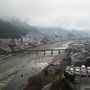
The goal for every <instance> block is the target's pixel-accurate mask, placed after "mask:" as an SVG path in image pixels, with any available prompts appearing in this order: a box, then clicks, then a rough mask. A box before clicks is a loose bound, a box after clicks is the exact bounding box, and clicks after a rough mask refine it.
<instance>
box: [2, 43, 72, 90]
mask: <svg viewBox="0 0 90 90" xmlns="http://www.w3.org/2000/svg"><path fill="white" fill-rule="evenodd" d="M69 43H71V42H69ZM69 43H68V42H63V43H60V44H54V45H52V46H51V47H53V48H57V47H62V48H63V47H67V46H68V44H69ZM60 45H61V46H60ZM57 54H58V52H55V55H57ZM55 55H54V56H55ZM54 56H51V55H49V52H47V54H46V55H45V56H44V55H43V54H42V53H38V55H36V54H27V55H17V56H12V57H9V58H7V59H5V60H2V61H0V89H1V90H18V89H17V88H18V87H19V89H20V87H21V86H22V85H24V83H26V82H27V79H28V78H29V77H30V76H32V75H34V74H36V73H38V72H40V71H41V70H42V69H43V68H44V67H46V66H47V65H48V64H49V63H50V62H52V59H53V57H54ZM22 77H23V78H22ZM17 82H18V83H17ZM16 86H17V87H16ZM3 87H4V88H3ZM7 87H8V88H7Z"/></svg>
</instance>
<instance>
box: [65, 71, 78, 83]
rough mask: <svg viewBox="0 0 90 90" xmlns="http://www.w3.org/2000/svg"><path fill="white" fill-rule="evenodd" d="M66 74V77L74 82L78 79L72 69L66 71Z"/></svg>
mask: <svg viewBox="0 0 90 90" xmlns="http://www.w3.org/2000/svg"><path fill="white" fill-rule="evenodd" d="M64 76H65V79H67V80H69V81H72V82H74V81H75V79H76V76H75V74H73V73H71V72H70V71H65V72H64Z"/></svg>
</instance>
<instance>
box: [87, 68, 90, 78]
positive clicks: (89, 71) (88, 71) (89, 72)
mask: <svg viewBox="0 0 90 90" xmlns="http://www.w3.org/2000/svg"><path fill="white" fill-rule="evenodd" d="M87 74H88V77H90V69H88V70H87Z"/></svg>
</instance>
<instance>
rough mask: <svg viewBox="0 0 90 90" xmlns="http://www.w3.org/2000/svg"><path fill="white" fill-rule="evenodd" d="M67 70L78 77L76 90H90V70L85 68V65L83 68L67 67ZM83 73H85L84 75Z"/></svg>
mask: <svg viewBox="0 0 90 90" xmlns="http://www.w3.org/2000/svg"><path fill="white" fill-rule="evenodd" d="M67 70H68V71H69V72H71V73H74V74H75V75H76V81H77V83H76V84H75V90H90V74H88V70H90V68H87V67H85V66H84V67H83V65H82V66H81V67H78V66H73V65H72V66H67V67H66V71H67ZM82 71H83V72H85V73H82Z"/></svg>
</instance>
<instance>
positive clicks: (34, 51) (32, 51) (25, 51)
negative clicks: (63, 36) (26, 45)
mask: <svg viewBox="0 0 90 90" xmlns="http://www.w3.org/2000/svg"><path fill="white" fill-rule="evenodd" d="M68 50H69V49H28V50H18V51H12V52H9V53H14V54H15V53H22V54H23V53H28V54H31V53H36V54H38V52H43V53H44V55H45V54H46V51H49V52H51V55H53V53H54V51H57V52H58V54H60V52H61V51H68Z"/></svg>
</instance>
